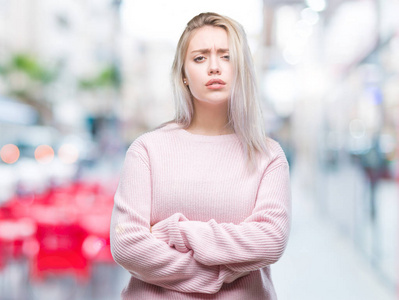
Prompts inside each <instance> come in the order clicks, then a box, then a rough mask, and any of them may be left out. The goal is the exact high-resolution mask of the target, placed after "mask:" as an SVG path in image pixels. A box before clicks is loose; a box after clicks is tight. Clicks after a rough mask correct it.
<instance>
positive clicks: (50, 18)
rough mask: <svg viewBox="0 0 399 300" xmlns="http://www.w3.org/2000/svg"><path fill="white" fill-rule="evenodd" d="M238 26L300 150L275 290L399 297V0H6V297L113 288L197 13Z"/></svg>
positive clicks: (2, 254)
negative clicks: (124, 173) (120, 187)
mask: <svg viewBox="0 0 399 300" xmlns="http://www.w3.org/2000/svg"><path fill="white" fill-rule="evenodd" d="M205 11H214V12H217V13H220V14H223V15H227V16H230V17H232V18H233V19H236V20H237V21H238V22H240V23H241V24H242V25H243V26H244V28H245V29H246V32H247V35H248V39H249V43H250V47H251V51H252V53H253V57H254V60H255V65H256V67H257V75H258V86H259V90H260V95H261V99H262V105H263V113H264V118H265V128H266V130H267V132H268V134H269V135H270V136H271V137H272V138H274V139H276V140H277V141H278V142H280V144H281V145H282V147H283V148H284V150H285V153H286V155H287V158H288V160H289V163H290V167H291V176H292V191H293V222H292V225H293V226H292V231H291V237H290V240H289V244H288V248H287V250H286V252H285V254H284V256H283V258H282V259H281V260H280V261H279V262H278V263H276V265H275V266H274V267H272V275H273V278H274V282H275V286H276V290H277V294H278V295H279V299H280V300H330V299H331V300H393V299H399V286H398V283H399V278H398V271H399V251H398V250H399V249H398V245H399V244H398V241H399V222H398V219H399V201H398V200H399V164H398V155H399V147H398V137H399V18H398V17H397V12H399V0H352V1H344V0H306V1H305V0H281V1H280V0H279V1H278V0H248V1H231V0H218V1H214V0H212V1H211V0H203V1H201V3H196V4H195V5H193V4H192V3H191V2H189V1H186V2H184V1H181V0H180V1H179V0H170V1H161V0H147V1H139V0H129V1H122V0H96V1H89V0H81V1H75V0H62V1H61V0H60V1H51V0H35V1H32V0H0V158H1V159H0V300H20V299H21V300H25V299H27V300H31V299H32V300H33V299H35V300H36V299H40V300H47V299H48V300H50V299H51V300H53V299H60V300H62V299H77V300H85V299H93V300H94V299H118V298H119V294H120V292H121V290H122V288H123V287H124V286H125V285H126V283H127V281H128V279H129V273H128V272H127V271H125V270H123V269H122V268H121V267H119V266H118V265H116V264H115V263H114V262H113V259H112V256H111V253H110V245H109V225H110V217H111V212H112V205H113V195H114V193H115V190H116V187H117V184H118V178H119V172H120V169H121V166H122V163H123V159H124V155H125V151H126V150H127V147H128V146H129V145H130V143H131V142H132V141H133V140H134V139H135V138H136V137H137V136H138V135H140V134H142V133H144V132H146V131H149V130H151V129H153V128H155V127H156V126H158V125H160V124H161V123H163V122H165V121H168V120H170V119H172V118H173V116H174V103H173V98H172V90H171V85H170V69H171V65H172V60H173V56H174V51H175V47H176V44H177V41H178V38H179V36H180V34H181V33H182V31H183V30H184V27H185V25H186V23H187V22H188V21H189V20H190V19H191V18H192V17H193V16H195V15H197V14H199V13H201V12H205Z"/></svg>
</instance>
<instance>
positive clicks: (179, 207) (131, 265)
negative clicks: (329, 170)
mask: <svg viewBox="0 0 399 300" xmlns="http://www.w3.org/2000/svg"><path fill="white" fill-rule="evenodd" d="M172 77H173V87H174V92H175V101H176V117H175V119H174V120H173V121H170V122H168V123H166V124H163V126H160V127H158V128H157V129H155V130H153V131H151V132H147V133H145V134H143V135H141V136H140V137H138V138H137V139H136V140H135V141H134V142H133V143H132V145H131V146H130V148H129V149H128V151H127V153H126V158H125V163H124V167H123V171H122V175H121V178H120V184H119V187H118V190H117V192H116V195H115V206H114V211H113V215H112V224H111V245H112V254H113V256H114V259H115V261H116V262H117V263H118V264H120V265H121V266H122V267H124V268H125V269H126V270H128V271H129V272H130V273H131V275H132V277H131V280H130V282H129V284H128V286H127V287H126V288H125V289H124V291H123V292H122V298H123V299H226V300H234V299H237V300H242V299H250V300H256V299H259V300H260V299H262V300H267V299H276V293H275V290H274V288H273V283H272V280H271V275H270V265H271V264H273V263H275V262H276V261H277V260H278V259H279V258H280V257H281V255H282V254H283V251H284V249H285V247H286V244H287V239H288V235H289V230H290V213H291V196H290V183H289V167H288V163H287V160H286V157H285V155H284V152H283V150H282V149H281V147H280V146H279V144H278V143H277V142H275V141H273V140H271V139H270V138H268V137H266V136H265V134H264V132H263V122H262V117H261V111H260V107H259V103H258V101H257V92H256V86H255V78H254V71H253V63H252V59H251V54H250V50H249V48H248V44H247V40H246V36H245V33H244V30H243V29H242V27H241V25H239V24H238V23H237V22H235V21H234V20H232V19H230V18H228V17H224V16H220V15H218V14H215V13H204V14H200V15H198V16H196V17H194V18H193V19H192V20H191V21H190V22H189V23H188V24H187V27H186V29H185V31H184V32H183V34H182V36H181V38H180V40H179V43H178V46H177V50H176V55H175V60H174V63H173V75H172Z"/></svg>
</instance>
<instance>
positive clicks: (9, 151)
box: [0, 144, 19, 164]
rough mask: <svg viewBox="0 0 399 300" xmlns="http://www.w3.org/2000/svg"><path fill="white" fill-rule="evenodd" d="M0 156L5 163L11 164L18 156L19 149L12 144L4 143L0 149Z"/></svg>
mask: <svg viewBox="0 0 399 300" xmlns="http://www.w3.org/2000/svg"><path fill="white" fill-rule="evenodd" d="M0 156H1V159H2V160H3V161H4V162H5V163H6V164H13V163H15V162H16V161H17V160H18V158H19V149H18V147H17V146H16V145H13V144H7V145H4V146H3V147H2V148H1V150H0Z"/></svg>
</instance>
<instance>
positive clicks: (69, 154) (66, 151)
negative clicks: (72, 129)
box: [58, 144, 79, 164]
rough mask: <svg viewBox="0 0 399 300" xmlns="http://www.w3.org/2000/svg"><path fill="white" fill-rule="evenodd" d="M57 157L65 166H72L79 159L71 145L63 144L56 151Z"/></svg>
mask: <svg viewBox="0 0 399 300" xmlns="http://www.w3.org/2000/svg"><path fill="white" fill-rule="evenodd" d="M58 157H59V159H60V160H61V161H62V162H63V163H65V164H73V163H75V162H76V161H77V160H78V158H79V150H78V148H77V147H76V146H74V145H72V144H64V145H62V146H61V147H60V148H59V149H58Z"/></svg>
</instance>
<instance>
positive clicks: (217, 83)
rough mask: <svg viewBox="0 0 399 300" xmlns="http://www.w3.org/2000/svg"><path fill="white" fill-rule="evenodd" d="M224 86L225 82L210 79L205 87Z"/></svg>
mask: <svg viewBox="0 0 399 300" xmlns="http://www.w3.org/2000/svg"><path fill="white" fill-rule="evenodd" d="M223 85H226V82H224V81H223V80H221V79H216V78H215V79H211V80H209V81H208V82H207V83H206V86H223Z"/></svg>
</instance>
